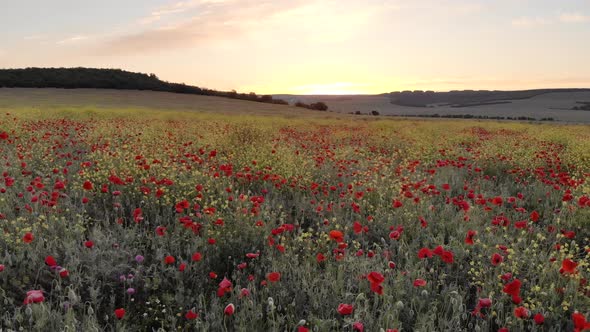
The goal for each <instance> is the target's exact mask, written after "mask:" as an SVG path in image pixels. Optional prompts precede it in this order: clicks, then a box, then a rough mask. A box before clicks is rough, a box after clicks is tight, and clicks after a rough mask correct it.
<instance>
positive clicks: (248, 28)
mask: <svg viewBox="0 0 590 332" xmlns="http://www.w3.org/2000/svg"><path fill="white" fill-rule="evenodd" d="M394 2H395V1H394ZM393 8H394V7H393V6H392V2H391V1H383V0H368V1H366V2H363V3H357V2H353V1H350V2H348V1H345V2H343V1H336V0H289V1H271V0H192V1H183V2H177V3H174V4H171V5H169V6H166V7H160V8H158V9H156V10H154V11H153V12H152V13H151V14H150V15H149V16H147V17H145V18H143V19H141V20H140V22H139V23H140V28H139V30H138V31H136V32H135V33H130V34H125V35H118V36H115V37H112V38H110V39H108V40H106V41H105V43H104V45H101V46H100V50H101V52H102V53H108V54H133V53H141V52H150V51H161V50H169V49H174V48H191V47H195V46H197V45H201V44H202V43H204V42H209V41H220V40H232V41H233V40H239V39H240V38H245V37H247V36H249V35H256V36H257V37H259V36H261V35H262V36H267V37H268V36H269V35H272V37H273V40H274V39H276V38H277V37H278V36H279V35H280V33H282V36H283V37H285V38H287V37H289V36H297V38H299V37H300V36H301V35H303V37H304V38H307V39H308V40H315V41H319V40H321V41H333V42H338V41H342V40H346V39H347V38H348V36H350V35H351V34H354V33H356V31H358V29H360V28H361V27H363V26H364V25H368V24H369V23H370V19H371V17H372V16H374V15H377V14H379V13H381V11H383V10H391V9H393ZM256 39H257V40H262V38H256Z"/></svg>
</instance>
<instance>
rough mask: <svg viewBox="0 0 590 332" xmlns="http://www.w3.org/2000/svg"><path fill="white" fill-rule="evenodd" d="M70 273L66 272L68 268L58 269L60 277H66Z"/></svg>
mask: <svg viewBox="0 0 590 332" xmlns="http://www.w3.org/2000/svg"><path fill="white" fill-rule="evenodd" d="M69 275H70V272H68V270H66V269H64V268H62V269H61V270H59V276H60V277H62V278H67V277H68V276H69Z"/></svg>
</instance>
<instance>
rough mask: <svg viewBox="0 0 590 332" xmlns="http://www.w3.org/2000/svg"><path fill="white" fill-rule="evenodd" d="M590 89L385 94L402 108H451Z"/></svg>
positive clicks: (403, 92) (402, 92) (418, 91)
mask: <svg viewBox="0 0 590 332" xmlns="http://www.w3.org/2000/svg"><path fill="white" fill-rule="evenodd" d="M584 91H590V89H536V90H520V91H498V90H463V91H449V92H434V91H420V90H417V91H401V92H391V93H387V94H385V96H388V97H389V98H390V99H391V103H392V104H395V105H401V106H413V107H428V106H431V105H434V106H451V107H467V106H480V105H489V104H496V103H502V102H503V101H508V100H518V99H528V98H532V97H535V96H538V95H542V94H546V93H552V92H584Z"/></svg>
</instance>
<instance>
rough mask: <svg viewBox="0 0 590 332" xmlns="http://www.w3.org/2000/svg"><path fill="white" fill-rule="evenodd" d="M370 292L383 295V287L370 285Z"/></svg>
mask: <svg viewBox="0 0 590 332" xmlns="http://www.w3.org/2000/svg"><path fill="white" fill-rule="evenodd" d="M371 291H373V292H374V293H376V294H379V295H383V286H382V285H381V284H375V283H371Z"/></svg>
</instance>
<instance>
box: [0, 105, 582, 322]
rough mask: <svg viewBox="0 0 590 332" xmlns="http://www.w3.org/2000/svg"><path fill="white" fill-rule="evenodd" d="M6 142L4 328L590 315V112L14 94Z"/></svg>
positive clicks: (4, 118)
mask: <svg viewBox="0 0 590 332" xmlns="http://www.w3.org/2000/svg"><path fill="white" fill-rule="evenodd" d="M321 113H322V114H325V112H321ZM0 163H1V165H2V167H1V168H0V169H1V170H2V177H1V178H0V226H1V228H0V229H1V230H2V231H1V232H0V327H3V328H4V329H5V330H7V331H8V330H26V331H29V330H30V331H59V330H68V331H70V330H81V331H102V330H107V331H109V330H117V331H157V330H161V331H172V330H176V331H298V332H305V331H388V332H389V331H395V330H397V331H583V330H584V329H589V328H590V323H588V322H587V320H588V319H589V318H590V317H589V316H588V315H589V314H590V285H589V284H588V278H589V277H590V242H589V237H590V184H589V183H588V182H587V179H588V177H589V176H590V130H589V127H588V126H575V125H567V126H566V125H552V124H546V123H545V124H525V123H506V122H491V121H472V120H417V119H382V118H378V117H367V118H361V117H352V116H347V115H341V116H339V117H336V116H332V117H330V118H321V117H290V118H287V117H284V116H255V115H252V116H247V117H246V116H237V115H215V114H211V113H194V112H192V113H191V112H173V111H166V112H164V111H162V112H158V111H152V110H124V109H99V110H96V109H92V108H87V109H79V108H64V109H52V110H51V111H49V112H48V111H43V110H42V109H4V110H3V112H2V114H1V115H0Z"/></svg>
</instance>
